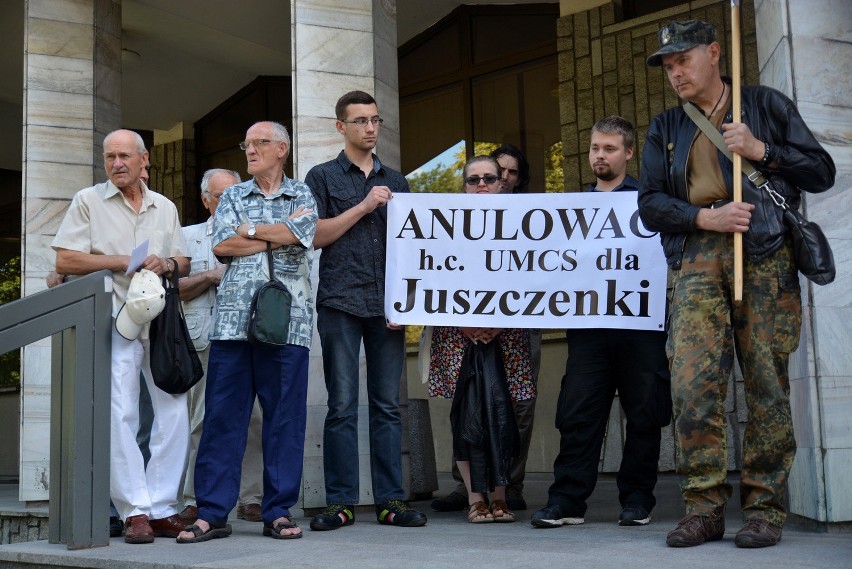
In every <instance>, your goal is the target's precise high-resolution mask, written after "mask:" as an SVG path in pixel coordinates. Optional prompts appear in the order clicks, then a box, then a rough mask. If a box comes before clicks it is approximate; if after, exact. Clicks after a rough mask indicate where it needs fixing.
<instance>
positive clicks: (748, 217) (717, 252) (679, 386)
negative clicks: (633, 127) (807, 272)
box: [639, 20, 835, 547]
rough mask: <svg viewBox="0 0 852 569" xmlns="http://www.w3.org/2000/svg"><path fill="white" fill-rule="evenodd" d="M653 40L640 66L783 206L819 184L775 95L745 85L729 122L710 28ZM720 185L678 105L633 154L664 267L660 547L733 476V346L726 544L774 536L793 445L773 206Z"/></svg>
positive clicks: (788, 288)
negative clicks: (668, 464) (668, 431)
mask: <svg viewBox="0 0 852 569" xmlns="http://www.w3.org/2000/svg"><path fill="white" fill-rule="evenodd" d="M659 40H660V49H659V50H658V51H656V52H655V53H653V54H652V55H651V56H650V57H649V58H648V60H647V63H648V65H649V66H652V67H660V66H662V67H663V69H664V70H665V72H666V75H667V76H668V79H669V82H670V83H671V85H672V87H673V88H674V89H675V91H676V92H677V93H678V95H679V96H680V98H681V99H684V100H685V101H687V102H688V103H687V104H691V105H694V106H695V107H697V108H698V109H699V110H700V111H701V112H703V113H704V115H705V116H706V117H707V118H708V120H709V121H710V122H711V123H712V124H713V126H714V127H715V128H716V129H718V130H720V131H721V132H722V134H723V138H724V141H725V144H726V145H727V148H728V150H730V151H731V152H736V153H739V154H740V155H741V156H742V157H743V160H744V161H745V160H749V161H751V162H752V163H753V164H755V166H756V167H757V168H758V169H759V170H760V171H761V172H762V173H763V175H764V176H765V177H766V178H767V179H769V180H770V181H771V182H772V185H773V186H774V188H775V190H776V191H778V192H779V193H781V194H782V195H783V196H784V197H785V198H786V200H787V203H788V204H791V206H792V207H798V204H799V202H800V191H799V189H798V188H806V189H807V190H808V191H812V192H822V191H825V190H827V189H828V188H830V187H831V186H832V185H833V184H834V175H835V167H834V163H833V162H832V160H831V157H830V156H829V155H828V154H827V153H826V152H825V150H823V148H822V147H821V146H820V145H819V143H818V142H817V141H816V139H815V138H814V136H813V134H812V133H811V131H810V130H809V129H808V127H807V126H806V125H805V123H804V121H803V120H802V117H801V116H800V115H799V112H798V110H797V109H796V107H795V106H794V105H793V103H792V101H790V99H788V98H787V97H786V96H785V95H783V94H782V93H780V92H778V91H775V90H773V89H770V88H768V87H744V88H743V89H742V110H743V112H742V117H741V120H742V122H741V123H738V124H734V123H732V122H731V119H732V113H731V108H730V107H731V82H730V80H729V79H728V78H726V77H722V76H721V74H720V71H719V65H720V60H721V47H720V45H719V43H718V42H717V41H716V31H715V29H714V28H713V26H712V25H710V24H708V23H706V22H701V21H697V20H693V21H686V22H671V23H670V24H668V25H667V26H665V27H664V28H662V29H661V30H660V31H659ZM737 175H741V174H740V173H738V174H737ZM732 186H733V173H732V164H731V162H730V160H728V159H727V158H725V157H724V156H723V154H722V153H721V152H719V151H718V150H717V148H716V147H715V146H714V145H713V143H712V142H711V141H710V140H709V139H708V138H707V137H706V136H705V135H704V134H702V133H701V132H700V131H699V130H698V127H697V125H696V124H695V123H694V122H693V121H692V119H690V118H689V116H688V115H687V114H686V113H685V112H684V110H683V108H681V107H676V108H673V109H669V110H667V111H665V112H663V113H661V114H660V115H658V116H657V117H655V118H654V120H653V121H652V123H651V125H650V127H649V128H648V134H647V139H646V142H645V146H644V148H643V153H642V183H641V189H640V191H639V211H640V214H641V216H642V221H643V222H644V223H645V226H646V227H647V228H648V229H650V230H652V231H659V232H660V236H661V239H662V244H663V249H664V250H665V254H666V259H667V261H668V265H669V287H670V288H671V293H670V294H671V299H670V300H671V306H670V320H669V330H668V332H669V340H668V344H667V352H668V357H669V362H670V366H671V374H672V399H673V402H674V420H675V428H676V434H677V444H678V452H677V470H678V473H679V474H680V476H681V491H682V494H683V498H684V502H685V504H686V517H684V518H683V519H682V520H680V522H679V523H678V525H677V527H676V528H675V529H674V530H672V531H671V532H670V533H669V534H668V536H667V538H666V543H667V544H668V545H669V546H671V547H690V546H694V545H701V544H702V543H704V542H706V541H712V540H718V539H722V537H723V536H724V533H725V503H726V502H727V500H728V498H730V496H731V493H732V487H731V485H730V483H729V482H728V480H727V464H728V457H727V440H726V437H727V426H726V420H725V407H724V401H725V396H726V393H727V390H728V381H729V378H730V376H731V369H732V366H733V362H734V346H736V353H737V356H738V358H739V365H740V369H741V371H742V374H743V378H744V387H745V397H746V403H747V405H748V412H749V422H748V426H747V427H746V430H745V433H744V437H743V467H742V476H741V481H740V496H741V503H742V515H743V519H744V524H743V527H742V528H741V529H740V530H739V531H738V532H737V534H736V537H735V540H734V541H735V543H736V545H737V546H738V547H766V546H771V545H775V544H776V543H778V541H779V540H780V539H781V528H782V526H783V524H784V520H785V517H786V513H785V511H784V489H785V484H786V481H787V477H788V474H789V472H790V468H791V466H792V464H793V457H794V455H795V451H796V441H795V439H794V438H793V422H792V418H791V414H790V401H789V377H788V372H787V364H788V360H789V354H790V352H792V351H794V350H795V349H796V347H797V346H798V343H799V333H800V328H801V312H802V306H801V298H800V288H799V277H798V274H797V271H796V266H795V264H794V260H793V256H792V249H791V245H790V239H789V236H787V235H786V232H785V228H784V225H783V223H782V222H781V217H780V208H778V207H777V206H776V205H775V204H773V203H771V201H769V200H770V198H769V196H768V194H767V193H766V192H765V191H764V190H762V189H760V188H756V187H755V186H754V185H753V184H751V183H750V182H749V181H748V179H747V178H745V177H743V196H744V199H743V201H742V202H732V201H731V196H732ZM735 232H736V233H742V234H743V244H744V262H743V265H744V266H743V301H742V302H736V303H735V302H733V300H732V299H733V288H734V282H733V281H734V277H733V275H734V270H733V234H734V233H735Z"/></svg>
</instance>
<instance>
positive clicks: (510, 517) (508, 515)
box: [491, 500, 515, 523]
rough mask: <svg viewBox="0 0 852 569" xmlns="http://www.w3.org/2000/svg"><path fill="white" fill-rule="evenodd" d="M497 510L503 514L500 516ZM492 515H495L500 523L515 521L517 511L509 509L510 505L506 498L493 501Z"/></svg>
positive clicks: (496, 520)
mask: <svg viewBox="0 0 852 569" xmlns="http://www.w3.org/2000/svg"><path fill="white" fill-rule="evenodd" d="M497 512H503V515H500V516H498V515H497ZM491 515H492V516H493V517H494V521H495V522H498V523H501V522H502V523H511V522H514V521H515V512H513V511H512V510H510V509H509V505H508V504H507V503H506V502H505V501H504V500H492V501H491Z"/></svg>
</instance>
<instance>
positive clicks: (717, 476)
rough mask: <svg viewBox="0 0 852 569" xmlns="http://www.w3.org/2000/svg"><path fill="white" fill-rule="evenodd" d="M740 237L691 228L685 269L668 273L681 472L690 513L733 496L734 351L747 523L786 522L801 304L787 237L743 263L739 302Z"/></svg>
mask: <svg viewBox="0 0 852 569" xmlns="http://www.w3.org/2000/svg"><path fill="white" fill-rule="evenodd" d="M733 258H734V255H733V236H732V234H721V233H715V232H709V231H706V232H705V231H699V232H696V233H693V234H690V235H689V237H688V238H687V240H686V244H685V246H684V256H683V264H682V266H681V268H680V270H670V271H669V295H670V296H669V299H670V301H671V310H670V314H669V318H670V321H669V338H668V343H667V345H666V351H667V354H668V357H669V363H670V367H671V375H672V400H673V404H674V421H675V431H676V437H677V471H678V473H679V474H680V480H681V492H682V494H683V498H684V502H685V503H686V510H687V513H688V514H690V513H697V514H701V513H705V512H708V513H709V512H710V511H711V510H713V509H714V508H716V507H719V506H722V505H724V504H725V503H726V502H727V500H728V498H730V497H731V493H732V487H731V485H730V484H729V483H728V480H727V469H728V444H729V441H728V440H727V433H728V431H727V421H726V418H725V397H726V395H727V392H728V380H729V378H730V377H731V370H732V367H733V362H734V350H735V349H736V354H737V358H738V362H739V365H740V370H741V371H742V375H743V379H744V388H745V400H746V404H747V406H748V419H749V420H748V425H747V426H746V429H745V433H744V436H743V469H742V477H741V482H740V501H741V504H742V513H743V518H744V519H750V518H760V519H766V520H769V521H770V522H772V523H775V524H778V525H782V524H783V523H784V519H785V517H786V514H785V512H784V492H785V484H786V481H787V476H788V475H789V472H790V468H791V467H792V464H793V457H794V455H795V452H796V440H795V439H794V437H793V421H792V417H791V413H790V398H789V395H790V383H789V376H788V371H787V364H788V361H789V355H790V352H792V351H794V350H795V349H796V347H797V346H798V343H799V333H800V329H801V323H802V303H801V296H800V288H799V279H798V274H797V272H796V268H795V264H794V262H793V259H792V251H791V248H790V244H789V243H785V244H784V246H783V247H782V248H781V249H780V250H778V251H776V252H775V253H773V254H772V255H771V256H770V257H769V258H768V259H764V260H762V261H759V262H756V263H752V262H750V261H749V260H748V259H746V260H745V261H744V270H743V300H742V302H739V303H734V301H733V297H734V268H733V265H734V262H733Z"/></svg>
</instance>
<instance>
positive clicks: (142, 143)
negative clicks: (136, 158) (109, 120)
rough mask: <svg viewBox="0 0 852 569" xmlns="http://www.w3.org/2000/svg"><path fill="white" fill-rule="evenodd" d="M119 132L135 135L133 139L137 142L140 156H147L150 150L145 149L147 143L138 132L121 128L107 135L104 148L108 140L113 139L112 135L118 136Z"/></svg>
mask: <svg viewBox="0 0 852 569" xmlns="http://www.w3.org/2000/svg"><path fill="white" fill-rule="evenodd" d="M119 132H129V133H130V134H132V135H133V138H134V139H135V140H136V151H137V152H138V153H139V154H145V153H146V152H148V149H147V148H145V141H144V140H142V137H141V136H139V133H138V132H136V131H133V130H128V129H126V128H120V129H118V130H114V131H112V132H111V133H109V134H107V135H106V136H105V137H104V146H106V144H107V140H109V137H111V136H112V135H114V134H117V133H119Z"/></svg>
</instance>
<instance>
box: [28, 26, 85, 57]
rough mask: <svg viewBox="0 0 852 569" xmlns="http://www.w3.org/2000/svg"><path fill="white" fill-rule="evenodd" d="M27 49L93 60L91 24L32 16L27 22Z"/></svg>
mask: <svg viewBox="0 0 852 569" xmlns="http://www.w3.org/2000/svg"><path fill="white" fill-rule="evenodd" d="M27 51H28V52H29V53H30V54H39V55H55V56H59V57H73V58H80V59H86V60H91V59H92V57H93V56H94V45H93V44H92V26H91V24H75V23H69V22H57V21H54V20H42V19H40V18H30V19H29V20H28V22H27Z"/></svg>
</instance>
